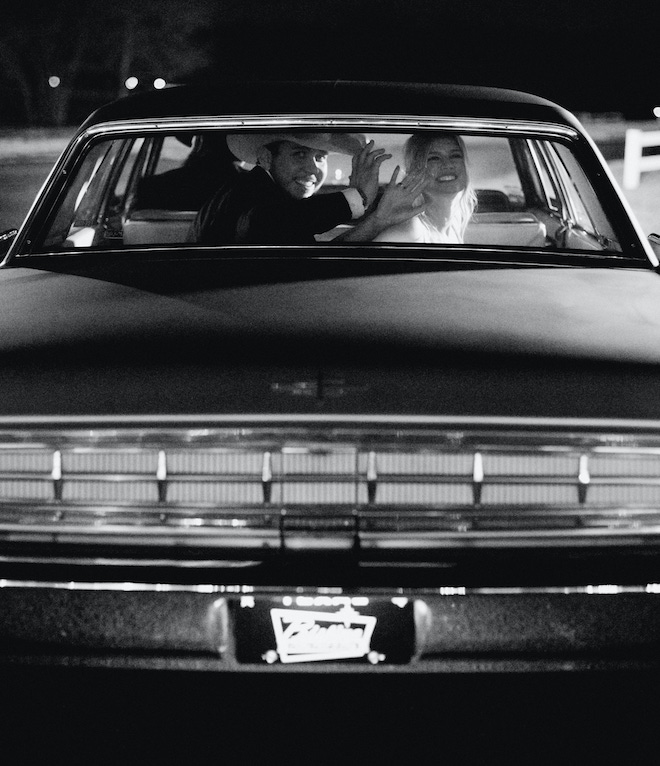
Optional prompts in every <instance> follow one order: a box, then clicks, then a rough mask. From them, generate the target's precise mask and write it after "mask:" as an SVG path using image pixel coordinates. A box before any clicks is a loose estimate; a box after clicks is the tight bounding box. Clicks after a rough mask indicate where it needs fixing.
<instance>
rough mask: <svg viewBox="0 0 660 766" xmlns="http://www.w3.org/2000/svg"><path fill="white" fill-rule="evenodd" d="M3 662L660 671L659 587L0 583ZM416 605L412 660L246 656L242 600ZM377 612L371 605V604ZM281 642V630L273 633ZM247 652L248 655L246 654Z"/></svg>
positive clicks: (235, 668) (245, 668)
mask: <svg viewBox="0 0 660 766" xmlns="http://www.w3.org/2000/svg"><path fill="white" fill-rule="evenodd" d="M0 586H1V587H0V614H2V621H1V622H0V663H2V664H7V663H9V664H15V663H29V664H35V663H37V664H48V665H67V666H76V665H78V666H86V667H112V668H144V669H159V670H165V669H170V670H202V671H206V672H215V673H217V672H227V673H236V672H264V673H281V672H285V673H301V672H302V673H305V672H310V671H311V672H319V671H320V672H337V673H347V672H349V673H350V672H370V673H381V672H382V673H393V672H394V673H420V672H421V673H429V672H431V673H463V672H469V673H474V672H500V671H506V672H509V671H516V672H539V671H583V670H590V671H591V670H600V669H603V670H604V669H609V670H611V669H630V668H660V586H657V585H653V584H647V585H643V586H642V585H640V586H612V585H610V586H603V585H601V586H573V587H567V588H563V587H556V588H526V589H525V588H503V587H502V588H497V587H490V588H450V587H445V588H438V589H428V590H424V589H399V590H398V591H395V590H388V591H383V590H378V589H362V590H361V591H360V593H359V596H357V597H356V596H355V592H353V593H352V595H349V594H348V592H347V591H345V590H342V589H341V588H317V589H309V588H308V589H304V588H298V589H293V588H281V589H280V588H274V587H258V586H257V587H254V586H241V585H209V584H202V585H180V584H176V585H168V584H145V583H136V582H102V583H100V582H80V581H78V582H75V581H72V582H64V581H50V582H49V581H13V580H1V581H0ZM283 597H287V598H289V601H290V600H291V597H294V598H298V597H302V598H303V599H307V601H308V603H312V602H314V603H321V602H324V601H325V602H328V603H329V601H330V600H332V601H333V603H335V602H337V603H340V602H341V600H342V599H350V598H354V599H355V598H359V599H362V600H363V601H364V600H365V599H370V600H371V601H372V602H373V601H374V600H378V601H382V600H388V599H391V598H395V599H399V600H406V599H407V600H409V601H410V602H412V604H414V612H415V620H414V622H415V625H414V631H415V635H414V642H415V646H414V652H413V656H412V657H411V658H410V660H409V661H404V662H396V663H394V664H389V663H388V662H382V663H375V664H372V663H369V662H361V661H337V660H333V659H329V660H326V661H321V662H319V661H309V662H292V663H289V664H287V663H284V662H281V661H279V660H277V659H273V657H271V658H270V659H267V658H266V656H265V655H264V656H263V657H262V658H259V659H258V660H257V661H250V662H245V661H241V659H240V655H241V651H242V649H244V647H241V646H240V641H241V638H240V636H239V635H238V633H239V632H238V631H237V620H238V619H239V612H240V610H241V608H242V606H243V605H244V604H243V603H242V602H244V601H245V599H246V598H247V599H253V600H254V599H256V600H259V599H272V600H274V601H277V600H278V599H280V600H281V599H282V598H283ZM364 611H365V612H367V613H368V612H369V608H366V609H365V610H364ZM269 641H270V642H271V643H272V649H273V650H274V649H275V648H276V641H275V636H272V637H271V638H270V639H266V643H267V644H268V642H269ZM243 653H244V652H243Z"/></svg>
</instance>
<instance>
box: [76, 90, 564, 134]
mask: <svg viewBox="0 0 660 766" xmlns="http://www.w3.org/2000/svg"><path fill="white" fill-rule="evenodd" d="M294 114H305V115H314V114H320V115H327V116H332V115H382V116H386V115H387V116H393V115H402V116H413V115H414V116H423V117H429V116H435V115H442V116H448V117H457V118H460V117H469V118H475V117H476V118H486V119H488V118H493V119H511V120H529V121H543V122H554V123H559V124H562V125H569V126H571V127H574V128H578V129H579V123H578V121H577V120H576V118H575V117H574V116H573V115H572V114H571V113H570V112H568V111H567V110H566V109H564V108H562V107H561V106H559V105H558V104H555V103H553V102H552V101H548V100H547V99H544V98H541V97H539V96H536V95H532V94H530V93H524V92H522V91H516V90H507V89H503V88H492V87H481V86H474V85H443V84H433V83H410V82H403V83H385V82H363V81H348V80H333V81H330V80H323V81H304V82H298V81H258V82H250V81H246V82H235V81H233V82H222V81H219V82H215V83H212V84H209V83H205V84H195V85H179V86H172V87H167V88H164V89H162V90H154V91H150V92H147V93H140V94H135V95H131V96H126V97H124V98H122V99H119V100H118V101H115V102H113V103H110V104H107V105H105V106H102V107H101V108H99V109H97V110H96V111H95V112H93V113H92V114H91V115H90V116H89V117H88V118H87V120H86V121H85V122H84V123H83V125H82V126H81V130H85V129H87V128H89V127H91V126H93V125H96V124H99V123H103V122H112V121H123V120H132V119H150V118H168V117H171V118H178V117H195V116H199V117H212V116H219V117H221V116H237V115H294Z"/></svg>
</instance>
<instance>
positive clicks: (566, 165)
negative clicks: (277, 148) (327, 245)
mask: <svg viewBox="0 0 660 766" xmlns="http://www.w3.org/2000/svg"><path fill="white" fill-rule="evenodd" d="M409 135H410V134H406V133H367V134H366V138H367V139H371V138H373V139H374V141H375V142H376V145H380V146H382V147H383V148H384V149H385V150H386V151H387V152H388V153H390V154H391V155H392V158H391V159H388V160H387V161H385V162H384V163H383V164H382V166H381V170H380V181H381V188H384V187H385V184H386V183H387V182H388V180H389V179H390V177H391V174H392V171H393V169H394V168H395V167H396V165H399V166H400V167H402V168H403V167H404V162H403V146H404V142H405V140H406V139H407V138H408V137H409ZM462 138H463V140H464V142H465V146H466V149H467V160H466V162H467V168H468V174H469V178H470V183H471V185H472V186H473V188H474V190H475V192H476V196H477V201H478V202H477V206H476V208H475V210H474V213H473V215H472V217H471V219H470V222H469V223H468V226H467V229H466V231H465V235H464V244H467V245H475V246H487V247H507V248H508V247H522V248H534V249H538V248H551V249H553V248H556V249H560V250H564V249H568V250H597V251H603V250H611V251H614V252H620V246H619V244H618V243H617V241H616V235H615V233H614V230H613V228H612V226H611V225H610V223H609V220H608V218H607V216H606V214H605V213H604V211H603V210H602V207H601V205H600V203H599V202H598V200H597V198H596V195H595V194H594V192H593V189H592V188H591V186H590V184H589V182H588V180H587V179H586V176H585V175H584V174H583V172H582V171H581V169H580V166H579V163H578V162H577V161H576V160H575V158H574V157H573V155H572V152H571V150H570V147H568V146H567V145H564V144H560V143H559V142H558V141H549V140H540V139H538V138H533V137H529V138H520V137H513V138H512V137H510V136H504V135H481V134H475V135H464V136H462ZM250 168H251V166H248V165H246V164H245V163H241V162H239V161H238V160H237V159H236V158H235V157H233V155H231V153H230V152H229V150H228V148H227V144H226V140H225V136H224V134H222V133H219V132H198V133H172V132H170V133H153V134H148V133H145V134H144V135H139V136H131V137H120V138H110V139H108V138H105V139H103V140H98V141H96V142H93V143H92V145H91V146H90V148H89V150H88V151H87V153H86V154H85V156H84V159H83V160H82V162H81V164H80V165H79V167H78V169H77V175H76V178H75V182H74V183H72V184H71V186H70V189H69V192H68V194H67V195H66V197H65V199H64V200H63V201H62V203H61V204H60V206H59V208H58V209H57V211H56V212H55V214H54V216H52V217H51V219H50V222H49V224H48V227H47V230H46V233H45V236H44V237H43V241H42V242H41V243H40V245H39V250H41V251H42V252H48V251H53V250H54V251H62V250H69V249H73V250H78V249H80V248H100V249H106V250H107V249H109V248H110V249H116V248H120V249H121V248H136V247H137V248H140V247H149V246H154V245H167V246H176V245H186V246H188V247H190V246H191V245H194V242H193V240H192V237H191V227H192V222H193V220H194V219H195V216H196V214H197V211H198V210H199V209H200V207H201V206H202V205H203V204H204V202H205V201H206V200H207V199H209V198H210V197H211V196H212V195H213V193H214V192H215V190H216V189H217V188H218V187H219V186H220V185H221V183H222V182H223V181H225V180H226V179H228V178H231V177H232V176H233V175H235V174H240V173H243V172H246V171H248V170H249V169H250ZM350 173H351V159H350V157H348V156H345V155H339V154H330V155H329V157H328V177H327V180H326V182H325V184H324V186H323V187H322V188H321V190H320V192H319V193H329V192H332V191H336V190H338V189H342V188H346V187H347V185H348V183H349V177H350ZM348 225H350V224H348ZM348 225H343V226H340V227H338V228H336V229H333V230H331V231H329V232H326V233H325V234H322V235H318V236H317V240H318V241H319V242H329V241H332V240H334V239H335V237H337V236H338V235H339V234H341V233H342V231H345V229H346V226H348Z"/></svg>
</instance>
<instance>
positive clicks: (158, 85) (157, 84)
mask: <svg viewBox="0 0 660 766" xmlns="http://www.w3.org/2000/svg"><path fill="white" fill-rule="evenodd" d="M166 85H167V83H166V82H165V80H163V78H162V77H156V79H155V80H154V88H156V90H162V89H163V88H164V87H165V86H166Z"/></svg>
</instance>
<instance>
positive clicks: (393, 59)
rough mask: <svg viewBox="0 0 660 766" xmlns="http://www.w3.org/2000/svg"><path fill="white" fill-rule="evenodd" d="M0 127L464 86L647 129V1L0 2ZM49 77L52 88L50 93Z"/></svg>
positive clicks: (655, 64)
mask: <svg viewBox="0 0 660 766" xmlns="http://www.w3.org/2000/svg"><path fill="white" fill-rule="evenodd" d="M2 7H3V9H4V10H3V16H2V20H3V23H2V25H1V26H0V104H1V106H2V108H1V111H0V125H3V124H4V125H8V124H22V125H53V124H55V125H69V124H70V125H77V124H78V123H79V122H80V121H81V120H82V119H83V118H84V117H85V116H86V115H87V114H88V113H89V111H91V110H92V109H93V108H96V107H97V106H99V105H100V104H102V103H105V102H107V101H110V100H113V99H114V98H116V97H118V96H121V95H125V94H126V93H128V91H127V90H126V88H125V87H124V82H125V80H126V77H128V76H129V75H133V76H136V77H138V78H139V81H140V85H139V87H138V90H139V89H150V88H152V87H153V85H152V83H153V80H154V78H155V77H163V78H164V79H165V80H166V81H167V82H168V83H176V82H186V81H191V80H211V81H213V80H218V79H252V78H257V79H278V78H285V79H302V80H309V79H317V78H321V79H337V78H339V79H358V80H370V79H373V80H397V81H406V80H415V81H421V82H448V83H471V84H481V85H491V86H500V87H505V88H515V89H522V90H527V91H530V92H533V93H536V94H538V95H542V96H545V97H548V98H550V99H552V100H555V101H557V102H559V103H560V104H562V105H563V106H566V107H567V108H569V109H571V110H572V111H575V112H578V113H585V112H590V113H604V112H617V113H620V114H621V115H622V116H624V117H625V118H627V119H646V120H648V119H651V118H652V113H651V110H652V108H653V107H654V106H655V105H656V104H657V103H660V67H659V58H660V56H659V47H660V46H659V45H658V43H659V38H660V25H659V24H658V21H659V20H660V3H659V2H657V0H628V1H627V2H620V3H618V2H607V1H606V0H552V1H550V0H539V1H538V2H534V1H533V0H278V1H277V2H275V1H274V0H140V2H135V0H113V2H112V3H108V2H106V0H51V2H49V3H43V2H42V0H3V3H2ZM53 74H56V75H58V76H59V77H60V78H61V86H60V87H59V88H57V89H53V88H49V87H48V85H47V82H48V78H49V77H50V76H51V75H53Z"/></svg>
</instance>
